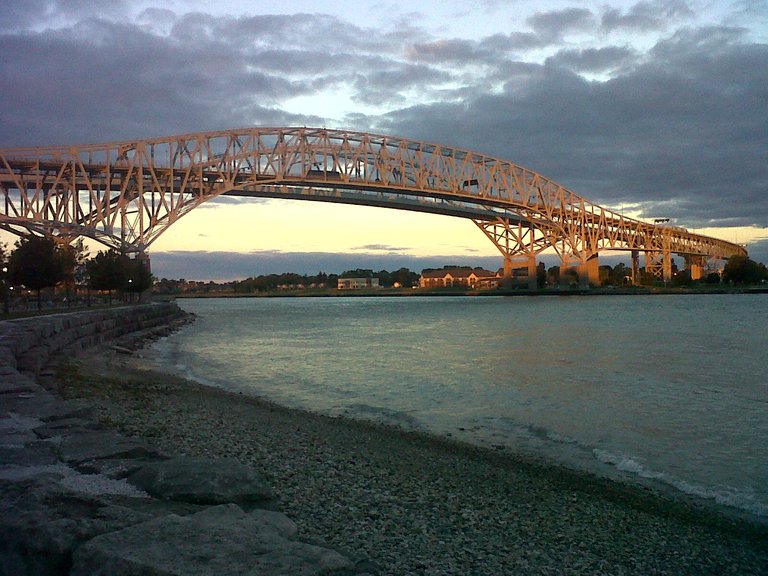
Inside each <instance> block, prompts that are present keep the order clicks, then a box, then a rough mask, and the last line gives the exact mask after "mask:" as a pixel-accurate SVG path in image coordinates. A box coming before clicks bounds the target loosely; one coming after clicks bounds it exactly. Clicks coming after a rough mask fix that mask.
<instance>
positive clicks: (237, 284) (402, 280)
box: [155, 268, 419, 294]
mask: <svg viewBox="0 0 768 576" xmlns="http://www.w3.org/2000/svg"><path fill="white" fill-rule="evenodd" d="M339 278H378V280H379V286H382V287H385V288H386V287H391V286H396V285H397V286H404V287H410V286H417V285H418V284H419V273H418V272H413V271H411V270H409V269H408V268H399V269H398V270H394V271H388V270H379V271H378V272H374V271H373V270H370V269H364V268H356V269H354V270H345V271H344V272H342V273H341V274H327V273H325V272H318V273H317V274H297V273H295V272H285V273H282V274H263V275H260V276H252V277H249V278H246V279H244V280H234V281H231V282H223V283H217V282H196V281H188V280H185V279H184V278H181V279H179V280H172V279H167V278H162V279H160V280H158V281H157V282H156V283H155V291H156V292H158V293H160V294H178V293H180V292H188V293H210V292H216V291H218V292H234V293H237V294H254V293H261V292H274V291H277V290H295V289H314V288H316V289H335V288H336V287H337V286H338V282H339Z"/></svg>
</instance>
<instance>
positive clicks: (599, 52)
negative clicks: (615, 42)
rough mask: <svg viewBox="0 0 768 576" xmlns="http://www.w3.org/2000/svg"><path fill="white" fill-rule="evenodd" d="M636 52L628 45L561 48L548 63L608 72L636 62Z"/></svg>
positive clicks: (584, 70) (583, 69)
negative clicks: (582, 48) (575, 48)
mask: <svg viewBox="0 0 768 576" xmlns="http://www.w3.org/2000/svg"><path fill="white" fill-rule="evenodd" d="M635 59H636V54H635V52H634V51H633V50H631V49H629V48H626V47H619V46H608V47H606V48H586V49H584V50H561V51H560V52H558V53H557V54H556V55H555V56H552V57H550V58H548V59H547V63H550V64H556V65H560V66H566V67H568V68H570V69H571V70H574V71H576V72H607V71H611V70H614V69H617V68H622V67H624V66H626V65H627V64H630V63H632V62H634V61H635Z"/></svg>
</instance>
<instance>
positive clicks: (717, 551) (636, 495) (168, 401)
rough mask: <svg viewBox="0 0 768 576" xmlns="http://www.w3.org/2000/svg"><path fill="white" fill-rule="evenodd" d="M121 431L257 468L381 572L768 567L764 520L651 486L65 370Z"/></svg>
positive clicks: (735, 570)
mask: <svg viewBox="0 0 768 576" xmlns="http://www.w3.org/2000/svg"><path fill="white" fill-rule="evenodd" d="M59 380H60V384H61V386H62V391H63V393H64V395H65V397H67V398H84V399H87V400H88V402H89V403H91V404H93V405H94V406H95V409H96V413H97V415H98V416H99V418H100V419H101V420H102V421H103V422H105V423H107V424H109V425H110V426H113V427H115V428H116V429H117V430H119V431H120V432H122V433H124V434H127V435H130V436H136V437H140V438H142V439H144V440H145V441H147V442H149V443H150V444H152V445H154V446H156V447H157V448H159V449H160V450H162V451H164V452H168V453H172V454H179V455H188V456H206V457H216V458H232V459H235V460H238V461H240V462H241V463H243V464H246V465H249V466H253V467H255V468H256V469H258V470H261V471H262V472H263V473H264V475H265V477H266V479H267V480H268V481H269V482H270V483H271V486H272V488H273V491H274V493H275V495H276V496H277V498H278V500H279V507H280V509H281V511H282V512H284V513H285V514H286V515H287V516H288V517H289V518H291V520H293V521H294V522H295V523H296V524H297V526H298V535H299V537H301V538H302V539H304V540H306V541H309V542H315V541H316V542H322V543H324V544H325V545H328V546H332V547H335V548H336V549H338V550H339V551H340V552H342V553H343V554H345V555H347V556H349V557H350V558H353V559H355V560H357V561H364V559H367V560H368V561H369V562H367V564H369V565H370V572H371V573H375V574H381V575H398V576H402V575H410V574H419V575H448V574H455V575H474V576H482V575H491V574H492V575H496V576H498V575H504V574H531V575H533V574H536V575H544V574H601V575H603V574H604V575H608V574H617V575H618V574H643V575H649V574H667V575H676V574H697V575H706V574H711V575H718V576H723V575H728V574H732V575H739V576H742V575H758V574H768V526H764V525H758V524H753V523H750V522H746V521H743V520H739V519H736V518H728V517H725V516H723V515H721V514H719V513H718V512H717V511H714V510H713V509H711V508H710V507H707V506H704V505H701V504H696V503H693V502H690V501H684V500H680V499H673V498H670V497H668V496H665V495H663V494H661V493H657V492H655V491H653V490H650V489H645V488H642V487H636V486H627V485H624V484H621V483H618V482H613V481H609V480H604V479H600V478H596V477H593V476H590V475H587V474H583V473H578V472H573V471H569V470H566V469H563V468H560V467H557V466H553V465H550V464H546V463H543V462H538V461H535V460H531V459H526V458H524V457H521V456H518V455H515V454H509V453H499V452H494V451H493V450H488V449H484V448H479V447H473V446H469V445H465V444H460V443H456V442H451V441H450V440H446V439H440V438H436V437H429V436H426V435H423V434H418V433H414V432H407V431H403V430H399V429H395V428H391V427H387V426H383V425H378V424H372V423H366V422H359V421H353V420H349V419H345V418H339V417H336V418H333V417H327V416H321V415H317V414H312V413H309V412H304V411H301V410H294V409H288V408H284V407H281V406H278V405H275V404H272V403H269V402H266V401H263V400H260V399H257V398H251V397H248V396H244V395H242V394H236V393H231V392H227V391H224V390H219V389H216V388H210V387H206V386H202V385H200V384H197V383H193V382H189V381H186V380H183V379H181V378H178V377H175V376H172V375H167V374H162V373H158V372H153V371H150V370H147V369H145V368H144V367H142V360H141V358H140V357H138V355H136V354H134V355H127V354H118V353H116V352H115V351H113V350H105V349H104V348H101V349H91V350H89V351H86V352H85V353H83V354H82V355H81V356H80V358H79V360H77V361H75V362H70V363H69V364H67V365H64V367H63V368H62V369H61V371H60V375H59Z"/></svg>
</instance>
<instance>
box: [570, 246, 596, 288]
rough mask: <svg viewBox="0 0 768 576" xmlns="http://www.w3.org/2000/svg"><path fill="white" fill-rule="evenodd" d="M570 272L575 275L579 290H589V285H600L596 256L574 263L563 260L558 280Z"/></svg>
mask: <svg viewBox="0 0 768 576" xmlns="http://www.w3.org/2000/svg"><path fill="white" fill-rule="evenodd" d="M571 271H572V272H574V273H575V274H576V276H577V278H578V283H579V288H581V289H586V288H589V286H590V284H591V285H592V286H599V285H600V263H599V259H598V255H597V254H593V255H592V256H589V257H588V258H587V259H586V260H576V261H574V260H570V259H568V258H564V259H563V263H562V264H561V265H560V278H563V277H565V276H567V275H568V273H569V272H571Z"/></svg>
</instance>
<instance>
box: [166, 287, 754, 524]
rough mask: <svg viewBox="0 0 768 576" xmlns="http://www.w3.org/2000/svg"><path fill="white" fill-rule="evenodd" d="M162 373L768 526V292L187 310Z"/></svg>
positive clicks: (214, 305)
mask: <svg viewBox="0 0 768 576" xmlns="http://www.w3.org/2000/svg"><path fill="white" fill-rule="evenodd" d="M179 304H180V305H181V307H182V308H184V309H185V310H188V311H190V312H194V313H195V314H197V315H198V318H197V320H196V322H195V323H193V324H192V325H190V326H188V327H185V328H184V329H183V330H182V331H180V332H178V333H176V334H173V335H171V336H170V337H168V338H165V339H163V340H161V341H159V342H157V343H155V344H154V346H153V351H154V353H153V354H152V356H153V357H154V358H155V360H154V361H155V362H156V365H157V366H158V367H160V368H162V369H165V370H171V371H173V372H176V373H181V374H183V375H184V376H186V377H191V378H194V379H196V380H198V381H201V382H204V383H207V384H212V385H215V386H220V387H222V388H226V389H229V390H236V391H240V392H243V393H247V394H252V395H256V396H260V397H263V398H267V399H270V400H273V401H275V402H277V403H280V404H284V405H287V406H291V407H300V408H305V409H309V410H312V411H317V412H321V413H326V414H334V415H336V414H346V415H349V416H352V417H356V418H364V419H374V420H378V421H385V422H389V423H394V424H397V425H401V426H405V427H413V428H417V429H420V430H424V431H427V432H431V433H435V434H441V435H445V434H450V435H451V436H452V437H453V438H455V439H458V440H464V441H469V442H473V443H479V444H484V445H490V446H495V447H497V448H500V447H502V446H503V447H504V449H506V450H516V451H519V452H525V453H529V454H533V455H536V456H540V457H544V458H546V459H549V460H554V461H556V462H559V463H563V464H565V465H568V466H572V467H577V468H581V469H587V470H590V471H593V472H597V473H599V474H604V475H608V476H610V477H622V478H624V479H630V480H634V481H640V482H651V483H655V484H658V483H661V484H663V485H665V486H666V487H672V488H674V489H676V490H679V491H682V492H686V493H688V494H693V495H696V496H700V497H703V498H706V499H710V500H712V501H715V502H717V503H719V504H721V505H723V506H728V507H732V508H736V509H738V510H740V511H742V512H747V513H748V514H750V515H755V516H758V517H760V518H762V519H768V376H767V375H766V373H767V370H766V368H768V329H767V328H768V295H764V294H752V295H701V296H700V295H679V296H678V295H664V296H661V295H659V296H618V295H617V296H589V297H580V296H570V297H568V296H564V297H476V298H471V297H401V298H395V297H357V298H355V297H338V298H243V299H197V300H180V301H179Z"/></svg>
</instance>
